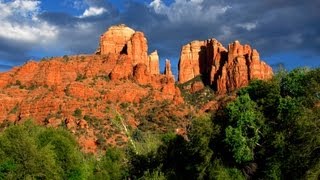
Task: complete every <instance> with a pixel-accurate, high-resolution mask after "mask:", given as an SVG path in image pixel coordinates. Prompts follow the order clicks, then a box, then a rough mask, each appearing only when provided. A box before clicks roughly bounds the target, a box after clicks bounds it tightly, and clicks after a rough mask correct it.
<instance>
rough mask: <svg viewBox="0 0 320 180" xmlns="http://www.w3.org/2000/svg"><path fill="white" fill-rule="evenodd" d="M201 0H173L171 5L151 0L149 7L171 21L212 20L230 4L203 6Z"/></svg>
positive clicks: (158, 0)
mask: <svg viewBox="0 0 320 180" xmlns="http://www.w3.org/2000/svg"><path fill="white" fill-rule="evenodd" d="M202 2H203V0H189V1H187V0H175V1H174V2H173V3H172V4H171V5H169V6H166V5H165V4H164V3H163V2H162V1H161V0H153V1H152V2H151V3H150V4H149V7H151V8H153V9H154V11H155V12H156V13H157V14H163V15H166V16H167V17H168V19H169V20H170V21H171V22H175V23H179V22H210V21H211V22H212V21H215V20H216V18H217V17H218V16H219V15H222V14H224V13H225V12H226V11H227V10H228V9H230V8H231V7H230V6H224V5H211V6H209V7H205V9H204V7H203V5H202Z"/></svg>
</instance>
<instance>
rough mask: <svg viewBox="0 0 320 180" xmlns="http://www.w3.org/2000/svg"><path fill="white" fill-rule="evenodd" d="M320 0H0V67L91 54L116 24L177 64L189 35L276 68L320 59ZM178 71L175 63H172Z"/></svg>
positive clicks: (306, 63) (307, 63) (296, 65)
mask: <svg viewBox="0 0 320 180" xmlns="http://www.w3.org/2000/svg"><path fill="white" fill-rule="evenodd" d="M319 9H320V1H319V0H305V1H301V0H260V1H252V0H241V1H239V0H146V1H143V0H59V1H55V0H42V1H40V0H0V12H1V13H0V24H1V27H0V71H5V70H8V69H10V68H11V67H12V66H17V65H22V64H23V63H24V62H26V61H27V60H29V59H36V60H39V59H41V58H43V57H52V56H62V55H70V54H79V53H93V52H94V51H95V49H96V48H97V46H98V39H99V36H100V35H101V34H102V33H103V32H105V31H106V29H107V28H108V27H109V26H111V25H115V24H122V23H124V24H127V25H128V26H131V27H132V28H134V29H136V30H139V31H143V32H145V34H146V36H147V38H148V42H149V51H150V52H151V51H153V50H158V52H159V55H160V58H161V64H162V66H163V64H164V61H165V59H166V58H168V59H171V60H172V64H173V67H177V63H178V58H179V54H180V48H181V46H182V45H184V44H186V43H188V42H190V41H192V40H197V39H198V40H205V39H208V38H216V39H217V40H219V41H220V42H222V44H224V45H225V46H227V45H228V43H231V42H233V41H234V40H240V42H241V43H243V44H245V43H248V44H250V45H251V46H252V47H254V48H256V49H258V51H259V52H260V55H261V57H262V59H263V60H265V61H266V62H267V63H269V64H271V65H272V66H276V65H277V64H284V65H285V67H286V68H288V69H292V68H294V67H298V66H312V67H318V66H319V65H320V24H319V23H318V22H319V19H320V13H319ZM175 71H177V69H175Z"/></svg>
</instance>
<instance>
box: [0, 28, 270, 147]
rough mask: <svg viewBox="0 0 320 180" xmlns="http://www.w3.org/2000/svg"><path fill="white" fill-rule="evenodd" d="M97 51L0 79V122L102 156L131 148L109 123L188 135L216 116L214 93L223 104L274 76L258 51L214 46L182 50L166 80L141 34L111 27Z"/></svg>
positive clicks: (198, 45)
mask: <svg viewBox="0 0 320 180" xmlns="http://www.w3.org/2000/svg"><path fill="white" fill-rule="evenodd" d="M99 44H100V45H99V48H98V49H97V51H96V52H95V54H91V55H73V56H63V57H52V58H44V59H42V60H41V61H40V62H36V61H28V62H26V63H25V64H24V65H23V66H21V67H15V68H13V69H12V70H10V71H9V72H5V73H1V74H0V87H1V89H0V97H1V98H0V123H14V124H17V123H21V122H24V121H25V120H27V119H33V120H34V121H35V122H36V123H37V124H41V125H45V126H48V127H51V126H52V127H59V126H65V127H67V128H68V129H69V130H70V131H71V132H73V133H74V134H76V136H77V137H78V140H79V142H80V144H81V145H82V146H83V147H84V149H85V150H86V151H88V152H96V151H97V150H98V149H99V148H100V149H101V148H102V149H103V147H104V146H105V145H101V143H98V140H101V139H103V142H104V144H113V145H117V146H122V145H124V144H126V142H127V136H126V135H125V133H123V132H119V130H117V128H116V127H115V125H114V124H113V123H112V121H111V119H114V118H115V117H116V116H118V115H119V116H122V117H123V119H124V123H125V124H126V125H127V126H128V127H131V128H133V129H135V128H138V129H140V130H146V131H158V132H174V131H176V130H177V129H178V130H179V129H180V131H185V129H186V127H187V125H188V124H189V123H190V121H189V118H190V117H193V116H198V115H199V113H201V112H204V111H212V110H215V109H217V107H218V104H219V102H218V101H219V100H218V99H215V98H214V96H215V94H217V95H218V94H219V95H222V96H220V98H221V97H223V94H225V93H227V92H232V91H233V90H235V89H237V88H240V87H243V86H246V85H247V84H248V83H249V81H250V80H252V79H270V78H271V77H272V70H271V68H270V67H269V66H268V65H266V64H265V63H264V62H262V61H260V58H259V55H258V53H257V51H256V50H252V49H251V48H250V46H248V45H245V46H242V45H240V43H239V42H238V41H236V42H234V43H232V44H230V45H229V48H228V49H226V48H224V47H223V46H222V45H221V44H220V43H219V42H217V41H216V40H207V41H203V42H198V41H195V42H192V43H190V44H188V45H186V46H184V47H182V51H181V58H180V63H179V65H180V66H179V82H175V80H174V77H173V75H172V72H171V65H170V61H169V60H167V62H166V67H165V70H164V74H160V69H159V56H158V53H157V51H155V52H152V53H151V54H150V55H148V44H147V39H146V37H145V36H144V33H142V32H138V31H135V30H133V29H131V28H129V27H127V26H125V25H118V26H112V27H110V28H109V29H108V31H106V32H105V33H104V34H103V35H102V36H101V39H100V42H99ZM219 64H220V65H219ZM198 76H201V78H200V79H199V78H197V77H198ZM194 78H195V80H192V79H194ZM208 79H210V81H208ZM186 81H189V82H191V83H186ZM177 85H178V86H179V87H180V89H179V87H178V86H177ZM188 97H189V98H188ZM190 97H195V99H193V100H192V99H190ZM198 97H202V100H201V98H200V99H199V98H198ZM98 146H99V147H98Z"/></svg>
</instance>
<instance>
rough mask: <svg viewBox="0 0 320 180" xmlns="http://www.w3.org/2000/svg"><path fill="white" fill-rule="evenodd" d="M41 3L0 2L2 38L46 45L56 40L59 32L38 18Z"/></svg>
mask: <svg viewBox="0 0 320 180" xmlns="http://www.w3.org/2000/svg"><path fill="white" fill-rule="evenodd" d="M40 3H41V2H40V1H34V0H14V1H9V2H8V1H3V0H0V12H1V14H0V24H1V30H0V37H2V38H5V39H12V40H15V41H21V42H28V43H46V42H49V41H50V40H52V39H54V38H55V37H56V36H57V34H58V30H57V28H56V27H54V26H51V25H49V24H48V23H47V22H45V21H41V20H39V19H38V18H37V15H38V14H39V12H40Z"/></svg>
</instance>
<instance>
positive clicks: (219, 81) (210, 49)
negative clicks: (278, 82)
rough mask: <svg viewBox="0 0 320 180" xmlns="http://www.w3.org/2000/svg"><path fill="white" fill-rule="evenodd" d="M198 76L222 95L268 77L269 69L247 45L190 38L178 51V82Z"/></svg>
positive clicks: (237, 42) (270, 72) (269, 75)
mask: <svg viewBox="0 0 320 180" xmlns="http://www.w3.org/2000/svg"><path fill="white" fill-rule="evenodd" d="M199 75H201V76H202V79H203V80H204V83H205V84H207V85H210V86H211V87H212V88H213V89H214V90H215V91H216V92H217V93H218V94H225V93H227V92H231V91H233V90H235V89H237V88H240V87H243V86H246V85H248V83H249V81H250V80H253V79H261V80H266V79H270V78H271V77H272V76H273V72H272V68H271V67H270V66H269V65H267V64H266V63H265V62H263V61H262V60H260V56H259V53H258V51H257V50H256V49H252V48H251V47H250V46H249V45H241V44H240V42H239V41H234V42H233V43H231V44H229V46H228V48H225V47H223V45H222V44H221V43H220V42H218V41H217V40H216V39H208V40H205V41H192V42H191V43H189V44H187V45H185V46H183V47H182V50H181V56H180V60H179V82H180V83H185V82H187V81H189V80H191V79H193V78H195V77H197V76H199Z"/></svg>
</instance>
